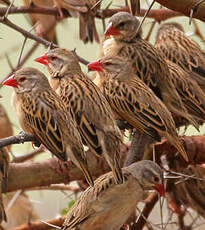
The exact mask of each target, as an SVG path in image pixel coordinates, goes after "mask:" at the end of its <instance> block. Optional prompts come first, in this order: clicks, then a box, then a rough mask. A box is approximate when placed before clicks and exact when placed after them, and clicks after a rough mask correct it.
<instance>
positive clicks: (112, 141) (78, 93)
mask: <svg viewBox="0 0 205 230" xmlns="http://www.w3.org/2000/svg"><path fill="white" fill-rule="evenodd" d="M35 61H37V62H40V63H42V64H45V65H46V66H47V69H48V72H49V73H50V84H51V87H52V88H53V89H54V90H55V91H56V92H57V93H58V95H59V96H60V98H61V100H62V101H63V102H64V104H65V106H66V108H67V109H68V110H70V108H71V109H72V111H73V113H74V114H73V118H74V119H75V120H76V123H77V125H78V128H79V132H80V134H81V137H82V140H83V143H84V144H85V145H87V146H88V147H89V148H90V150H91V151H92V152H93V153H95V154H96V155H97V156H104V158H105V159H106V161H107V162H108V164H109V166H110V167H111V169H112V171H113V173H114V175H115V176H114V177H115V179H116V183H123V176H122V172H121V167H120V144H121V143H122V136H121V133H120V130H119V129H118V127H117V125H116V122H115V119H114V115H113V112H112V109H111V108H110V106H109V104H108V102H107V100H106V98H105V97H104V95H103V94H102V92H101V91H100V89H98V87H97V86H96V85H95V84H94V83H93V82H92V81H91V80H90V79H89V78H88V77H87V76H86V75H85V74H84V73H83V72H82V71H81V68H80V65H79V63H78V60H77V58H76V56H75V55H74V54H73V53H72V52H71V51H69V50H66V49H62V48H56V49H52V50H50V51H48V52H47V53H46V54H44V55H42V56H40V57H38V58H36V59H35Z"/></svg>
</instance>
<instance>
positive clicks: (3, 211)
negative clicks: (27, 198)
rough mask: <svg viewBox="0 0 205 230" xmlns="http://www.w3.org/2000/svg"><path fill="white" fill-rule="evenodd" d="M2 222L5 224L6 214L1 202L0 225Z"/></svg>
mask: <svg viewBox="0 0 205 230" xmlns="http://www.w3.org/2000/svg"><path fill="white" fill-rule="evenodd" d="M3 220H4V221H6V222H7V217H6V212H5V210H4V205H3V202H2V201H1V205H0V223H1V222H2V221H3Z"/></svg>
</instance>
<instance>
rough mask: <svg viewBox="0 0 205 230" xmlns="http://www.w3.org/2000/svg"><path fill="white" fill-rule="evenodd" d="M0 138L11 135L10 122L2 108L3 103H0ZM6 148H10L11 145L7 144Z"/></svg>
mask: <svg viewBox="0 0 205 230" xmlns="http://www.w3.org/2000/svg"><path fill="white" fill-rule="evenodd" d="M0 127H1V129H0V138H4V137H9V136H12V135H13V129H12V124H11V122H10V120H9V117H8V115H7V113H6V110H5V109H4V107H3V105H1V104H0ZM7 148H8V150H10V149H11V146H7Z"/></svg>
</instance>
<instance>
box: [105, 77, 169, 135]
mask: <svg viewBox="0 0 205 230" xmlns="http://www.w3.org/2000/svg"><path fill="white" fill-rule="evenodd" d="M135 78H136V77H135ZM105 93H106V95H107V99H108V101H109V102H110V105H111V107H112V108H113V109H114V111H115V112H116V113H117V114H119V115H120V116H121V117H122V118H123V119H125V120H127V121H128V122H129V123H130V124H131V125H133V126H134V127H136V128H137V129H139V130H141V131H143V132H146V133H147V134H148V135H150V134H151V132H152V129H154V130H157V131H159V130H161V131H165V130H166V127H165V125H164V122H163V120H162V118H161V117H160V114H159V113H158V109H159V108H160V107H159V105H158V104H159V102H160V101H159V100H158V99H157V98H156V97H155V95H154V94H153V93H152V92H151V91H150V90H149V89H148V87H147V86H146V85H145V84H144V83H143V82H142V81H141V80H140V79H136V80H135V79H132V80H131V79H129V84H128V82H120V81H118V80H110V81H109V86H108V88H107V92H105ZM151 136H152V135H151ZM155 138H156V137H155Z"/></svg>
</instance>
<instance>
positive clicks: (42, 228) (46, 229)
mask: <svg viewBox="0 0 205 230" xmlns="http://www.w3.org/2000/svg"><path fill="white" fill-rule="evenodd" d="M64 220H65V217H60V218H56V219H52V220H45V221H44V222H46V223H48V224H52V225H55V226H59V227H61V226H62V224H63V222H64ZM34 229H35V230H51V229H53V227H51V226H48V225H47V224H45V223H43V222H41V221H35V222H29V223H28V224H23V225H20V226H18V227H14V228H11V229H9V230H34Z"/></svg>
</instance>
